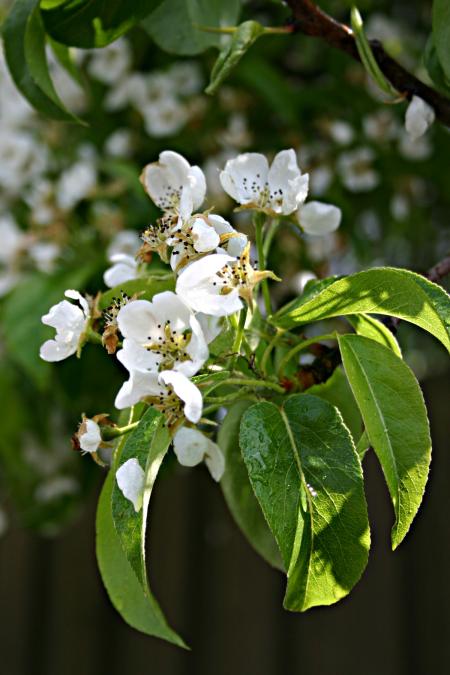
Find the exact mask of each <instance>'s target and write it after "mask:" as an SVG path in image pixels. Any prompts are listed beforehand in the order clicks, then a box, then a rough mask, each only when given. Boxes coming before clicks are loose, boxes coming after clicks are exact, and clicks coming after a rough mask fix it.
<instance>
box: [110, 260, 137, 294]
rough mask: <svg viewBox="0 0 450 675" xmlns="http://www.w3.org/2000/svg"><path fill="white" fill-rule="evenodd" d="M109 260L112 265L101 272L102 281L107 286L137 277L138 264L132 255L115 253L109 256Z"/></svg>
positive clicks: (117, 284)
mask: <svg viewBox="0 0 450 675" xmlns="http://www.w3.org/2000/svg"><path fill="white" fill-rule="evenodd" d="M110 261H111V262H112V263H113V264H112V266H111V267H109V268H108V269H107V270H106V272H105V273H104V274H103V281H104V282H105V284H106V285H107V286H108V287H109V288H114V287H115V286H119V285H120V284H123V283H125V281H131V279H137V278H138V277H139V269H138V268H139V265H138V262H137V260H136V259H135V258H133V256H131V255H126V254H125V253H116V254H115V255H112V256H111V257H110Z"/></svg>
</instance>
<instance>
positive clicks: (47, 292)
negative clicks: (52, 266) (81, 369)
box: [1, 265, 93, 387]
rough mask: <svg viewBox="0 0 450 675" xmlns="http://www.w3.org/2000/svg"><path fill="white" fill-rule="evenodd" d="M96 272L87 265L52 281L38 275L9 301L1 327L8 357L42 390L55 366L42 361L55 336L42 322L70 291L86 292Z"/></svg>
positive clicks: (55, 276) (4, 306)
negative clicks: (41, 350)
mask: <svg viewBox="0 0 450 675" xmlns="http://www.w3.org/2000/svg"><path fill="white" fill-rule="evenodd" d="M92 271H93V270H92V267H90V266H88V265H86V266H84V267H83V266H80V267H79V268H77V269H75V270H73V269H72V270H69V271H66V272H64V273H59V274H55V275H54V276H51V277H50V276H48V275H47V274H41V273H34V274H31V275H30V276H29V277H28V278H26V279H24V280H23V281H22V283H20V284H19V285H18V286H16V288H15V289H14V290H13V291H12V292H11V293H10V294H9V295H8V297H7V298H6V299H5V302H4V304H3V311H2V315H1V324H2V329H3V335H4V338H5V342H6V346H7V348H8V353H9V355H10V357H11V358H12V359H14V361H15V362H16V363H17V364H18V365H19V366H21V368H23V369H24V371H25V373H26V374H27V375H28V376H29V377H31V378H32V379H33V380H34V382H35V384H36V385H38V386H39V387H44V386H45V385H46V384H48V380H49V377H50V374H51V365H50V364H49V363H46V362H45V361H43V360H42V359H41V358H40V357H39V348H40V346H41V344H42V343H43V342H45V340H47V339H49V338H50V337H53V336H54V334H55V331H54V329H52V328H50V327H49V326H44V324H43V323H42V321H41V318H42V316H43V315H44V314H47V312H48V310H49V309H50V307H51V306H52V305H54V304H56V303H57V302H60V301H61V300H63V299H64V291H65V290H66V289H68V288H76V289H79V288H83V286H84V285H85V283H86V281H87V280H88V279H89V278H90V276H91V274H92Z"/></svg>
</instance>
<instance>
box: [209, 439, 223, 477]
mask: <svg viewBox="0 0 450 675" xmlns="http://www.w3.org/2000/svg"><path fill="white" fill-rule="evenodd" d="M205 464H206V466H207V467H208V469H209V473H210V474H211V476H212V477H213V478H214V480H215V481H217V482H219V481H220V479H221V478H222V476H223V474H224V471H225V457H224V455H223V452H222V450H221V449H220V448H219V446H218V445H217V443H213V441H211V440H209V439H208V449H207V451H206V454H205Z"/></svg>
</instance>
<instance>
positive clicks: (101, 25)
mask: <svg viewBox="0 0 450 675" xmlns="http://www.w3.org/2000/svg"><path fill="white" fill-rule="evenodd" d="M160 2H161V0H133V1H132V2H129V0H108V2H104V0H42V1H41V12H42V19H43V21H44V25H45V29H46V31H47V33H48V34H49V35H50V36H51V37H52V38H53V39H54V40H56V41H57V42H61V43H62V44H65V45H69V46H72V47H82V48H85V49H90V48H91V47H105V46H106V45H108V44H109V43H110V42H114V40H117V38H118V37H120V36H121V35H123V33H126V32H127V31H128V30H129V29H130V28H132V27H133V26H134V25H135V24H137V23H139V22H140V21H142V19H144V18H145V17H146V16H147V15H148V14H150V12H152V11H153V10H154V9H156V7H157V6H158V5H159V4H160Z"/></svg>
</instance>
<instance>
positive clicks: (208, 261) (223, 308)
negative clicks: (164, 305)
mask: <svg viewBox="0 0 450 675" xmlns="http://www.w3.org/2000/svg"><path fill="white" fill-rule="evenodd" d="M236 262H237V259H236V258H233V257H232V256H229V255H223V254H221V253H215V254H213V255H208V256H207V257H206V258H202V259H201V260H197V261H196V262H193V263H192V265H189V267H187V268H186V269H184V270H183V271H182V272H181V274H180V276H179V277H178V280H177V285H176V292H177V294H178V295H179V296H180V297H181V298H182V299H183V300H184V301H185V303H186V304H187V305H189V306H190V307H192V309H193V310H194V311H195V312H203V313H205V314H211V315H212V316H227V315H229V314H234V313H235V312H238V311H239V310H240V309H241V308H242V301H241V299H240V297H239V288H238V286H233V285H232V281H233V280H232V270H233V266H234V264H235V263H236ZM220 275H224V276H223V278H222V276H220ZM226 281H229V282H230V284H229V285H228V284H226ZM223 289H226V291H228V292H227V293H226V294H223Z"/></svg>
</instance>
